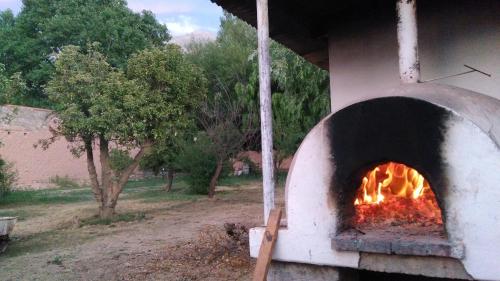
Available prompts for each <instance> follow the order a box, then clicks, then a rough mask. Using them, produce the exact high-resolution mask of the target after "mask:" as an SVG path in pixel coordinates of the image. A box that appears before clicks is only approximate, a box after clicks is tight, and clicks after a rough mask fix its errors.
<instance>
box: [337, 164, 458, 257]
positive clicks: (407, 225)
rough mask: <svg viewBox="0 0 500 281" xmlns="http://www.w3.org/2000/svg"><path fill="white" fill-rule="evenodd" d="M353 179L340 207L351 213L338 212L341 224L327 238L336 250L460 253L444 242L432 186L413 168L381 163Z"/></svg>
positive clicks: (413, 253) (448, 255) (404, 253)
mask: <svg viewBox="0 0 500 281" xmlns="http://www.w3.org/2000/svg"><path fill="white" fill-rule="evenodd" d="M365 171H366V170H365ZM358 184H359V185H358V186H357V188H352V189H350V190H355V193H354V192H353V193H354V194H353V195H352V196H348V198H352V200H351V202H346V206H345V207H346V208H349V209H351V210H353V211H354V212H350V213H351V214H352V215H351V217H350V218H349V217H344V216H341V217H340V219H341V220H342V218H343V219H344V220H345V221H341V222H340V223H341V225H344V226H345V227H344V228H343V229H342V231H341V232H339V233H337V235H336V236H335V237H334V238H333V240H332V245H333V247H334V248H335V249H336V250H339V251H358V252H368V253H383V254H399V255H415V256H440V257H453V258H461V252H462V251H455V250H454V247H452V245H451V244H450V243H449V241H448V238H447V235H446V231H445V227H444V224H443V216H442V212H441V208H440V206H439V204H438V200H437V197H436V195H435V193H434V191H433V188H432V186H431V184H430V182H429V181H428V180H427V179H426V178H425V176H424V175H423V174H422V173H420V172H419V171H418V170H416V169H414V168H412V167H410V166H408V165H406V164H403V163H399V162H393V161H389V162H384V163H381V164H378V165H376V166H375V167H372V168H370V169H368V170H367V171H366V172H365V173H363V174H362V176H361V177H360V179H359V181H358Z"/></svg>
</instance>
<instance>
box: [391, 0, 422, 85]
mask: <svg viewBox="0 0 500 281" xmlns="http://www.w3.org/2000/svg"><path fill="white" fill-rule="evenodd" d="M396 9H397V13H398V45H399V76H400V78H401V82H403V83H418V82H419V81H420V61H419V59H418V30H417V0H398V1H397V2H396Z"/></svg>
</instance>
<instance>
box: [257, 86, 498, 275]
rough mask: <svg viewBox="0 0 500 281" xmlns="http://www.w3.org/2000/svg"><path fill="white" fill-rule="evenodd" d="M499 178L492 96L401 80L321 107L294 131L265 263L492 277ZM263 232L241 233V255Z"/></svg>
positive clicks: (495, 110)
mask: <svg viewBox="0 0 500 281" xmlns="http://www.w3.org/2000/svg"><path fill="white" fill-rule="evenodd" d="M499 183H500V100H497V99H494V98H492V97H488V96H485V95H482V94H479V93H475V92H471V91H468V90H464V89H460V88H455V87H451V86H443V85H437V84H408V85H402V86H400V87H397V88H395V89H393V90H391V91H389V93H388V94H387V95H385V96H384V97H378V98H377V97H375V98H370V99H366V100H364V101H360V102H356V103H354V104H352V105H349V106H346V107H345V108H343V109H340V110H338V111H336V112H334V113H332V114H331V115H329V116H328V117H326V118H325V119H324V120H323V121H321V122H320V123H319V124H318V125H317V126H316V127H315V128H314V129H313V130H312V131H311V132H310V133H309V135H308V136H307V137H306V139H305V140H304V142H303V143H302V145H301V146H300V148H299V150H298V152H297V153H296V155H295V158H294V161H293V163H292V167H291V169H290V171H289V176H288V179H287V183H286V213H287V221H286V226H283V227H282V228H281V229H280V231H279V235H278V237H279V239H278V241H277V246H276V252H275V255H274V259H275V260H280V261H287V262H295V263H301V264H314V265H328V266H334V267H347V268H355V269H363V270H370V271H380V272H393V273H404V274H414V275H424V276H430V277H440V278H450V279H467V280H499V279H500V267H499V266H498V265H499V261H500V243H498V239H499V238H500V187H499V185H498V184H499ZM263 231H264V229H263V228H254V229H252V230H251V239H250V243H251V252H252V256H255V255H256V254H257V252H258V246H259V245H260V241H261V238H262V233H263ZM325 280H326V279H325Z"/></svg>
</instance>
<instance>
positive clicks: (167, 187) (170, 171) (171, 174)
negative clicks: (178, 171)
mask: <svg viewBox="0 0 500 281" xmlns="http://www.w3.org/2000/svg"><path fill="white" fill-rule="evenodd" d="M174 174H175V170H174V169H167V184H166V185H165V191H166V192H170V190H172V183H173V182H174Z"/></svg>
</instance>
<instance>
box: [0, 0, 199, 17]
mask: <svg viewBox="0 0 500 281" xmlns="http://www.w3.org/2000/svg"><path fill="white" fill-rule="evenodd" d="M0 1H4V0H0ZM128 7H129V8H130V9H131V10H133V11H135V12H141V11H142V10H149V11H152V12H153V13H155V14H157V15H158V14H177V13H189V12H192V11H193V10H194V9H195V6H194V5H193V4H192V3H186V2H174V1H170V2H166V1H164V2H161V1H160V2H158V1H157V0H146V1H145V0H142V1H140V0H129V1H128Z"/></svg>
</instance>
